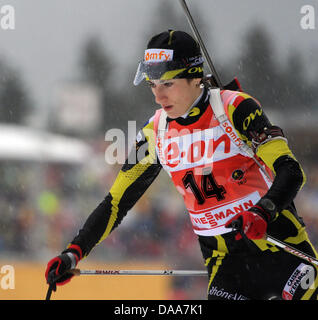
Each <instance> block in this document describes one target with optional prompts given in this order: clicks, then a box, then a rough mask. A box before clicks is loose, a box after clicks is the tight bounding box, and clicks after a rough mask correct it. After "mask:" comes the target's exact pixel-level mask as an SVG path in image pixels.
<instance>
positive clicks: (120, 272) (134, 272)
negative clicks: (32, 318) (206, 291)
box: [69, 269, 208, 276]
mask: <svg viewBox="0 0 318 320" xmlns="http://www.w3.org/2000/svg"><path fill="white" fill-rule="evenodd" d="M69 272H71V273H73V274H74V275H75V276H80V275H108V276H120V275H124V276H128V275H134V276H206V275H208V272H207V271H204V270H108V269H102V270H101V269H99V270H95V269H94V270H81V269H72V270H70V271H69Z"/></svg>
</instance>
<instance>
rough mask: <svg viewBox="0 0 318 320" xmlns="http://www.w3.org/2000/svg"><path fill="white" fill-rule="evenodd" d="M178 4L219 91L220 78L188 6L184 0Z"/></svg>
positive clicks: (221, 87)
mask: <svg viewBox="0 0 318 320" xmlns="http://www.w3.org/2000/svg"><path fill="white" fill-rule="evenodd" d="M179 2H180V4H181V6H182V8H183V10H184V13H185V14H186V17H187V19H188V22H189V24H190V27H191V29H192V32H193V33H194V35H195V37H196V39H197V41H198V43H199V45H200V47H201V49H202V52H203V55H204V57H205V60H206V61H207V63H208V66H209V68H210V72H211V73H212V74H213V77H214V78H215V81H216V84H217V86H218V87H219V88H220V89H223V85H222V82H221V80H220V77H219V75H218V73H217V72H216V69H215V67H214V65H213V62H212V59H211V58H210V55H209V52H208V50H207V49H206V47H205V45H204V42H203V40H202V38H201V36H200V33H199V31H198V29H197V27H196V25H195V23H194V20H193V18H192V15H191V13H190V10H189V8H188V6H187V3H186V1H185V0H179Z"/></svg>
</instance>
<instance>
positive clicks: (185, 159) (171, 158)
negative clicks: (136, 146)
mask: <svg viewBox="0 0 318 320" xmlns="http://www.w3.org/2000/svg"><path fill="white" fill-rule="evenodd" d="M213 132H214V133H215V130H214V131H213V129H212V128H211V129H207V130H204V131H199V132H195V133H192V134H188V135H181V136H177V137H174V138H170V139H164V140H163V141H162V140H158V141H157V149H158V154H159V155H161V156H159V159H160V161H161V162H163V163H162V164H164V165H165V166H167V167H168V168H170V169H169V170H171V171H178V170H183V169H185V168H192V167H194V166H197V165H201V164H205V163H207V162H211V161H212V157H213V161H218V160H222V159H225V158H228V157H230V156H231V154H232V151H233V150H231V148H232V149H233V148H234V147H235V146H234V145H233V144H232V145H231V140H230V138H229V137H228V136H227V135H226V134H224V133H223V134H221V135H218V136H214V135H213ZM201 162H202V163H201Z"/></svg>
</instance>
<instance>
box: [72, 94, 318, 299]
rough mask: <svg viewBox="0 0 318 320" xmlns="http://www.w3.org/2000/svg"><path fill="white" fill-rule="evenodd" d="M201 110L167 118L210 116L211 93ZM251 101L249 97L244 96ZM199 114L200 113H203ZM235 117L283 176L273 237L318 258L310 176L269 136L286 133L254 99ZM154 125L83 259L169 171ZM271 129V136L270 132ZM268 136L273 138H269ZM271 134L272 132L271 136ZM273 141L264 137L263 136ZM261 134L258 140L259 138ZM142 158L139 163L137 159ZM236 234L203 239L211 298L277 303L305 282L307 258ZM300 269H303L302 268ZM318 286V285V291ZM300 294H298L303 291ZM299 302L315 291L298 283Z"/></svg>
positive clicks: (143, 135)
mask: <svg viewBox="0 0 318 320" xmlns="http://www.w3.org/2000/svg"><path fill="white" fill-rule="evenodd" d="M204 90H205V91H204V93H203V95H202V97H201V99H200V100H199V101H198V102H197V103H196V104H195V105H194V106H193V108H199V110H200V112H195V113H192V112H189V113H188V116H187V117H185V118H184V117H180V118H177V119H169V118H168V119H167V121H177V122H178V123H179V124H181V125H184V126H187V125H189V124H191V123H194V122H195V121H198V119H199V118H200V117H201V116H202V114H203V113H204V112H205V110H206V109H207V107H208V105H209V99H208V98H207V97H208V91H207V90H206V89H204ZM244 96H246V95H244ZM196 110H198V109H196ZM230 120H231V122H232V124H233V126H234V128H235V129H236V130H237V132H238V134H239V135H240V137H241V138H242V139H243V140H245V142H246V143H248V144H249V145H252V143H253V144H255V142H256V143H259V145H258V146H257V148H256V154H257V156H258V157H260V158H261V159H262V160H263V161H264V162H265V163H266V165H267V166H268V167H269V168H271V169H272V171H273V173H274V174H275V179H274V182H273V184H272V186H271V187H270V189H269V190H268V192H267V194H266V197H267V198H270V199H271V200H272V201H273V202H274V203H275V205H276V207H277V208H278V209H279V210H278V211H279V214H278V216H277V217H276V219H275V220H274V221H272V222H271V223H270V224H269V225H268V229H267V231H268V234H270V235H271V236H273V237H275V238H277V239H279V240H282V241H285V242H286V243H288V244H290V245H292V246H293V247H295V248H297V249H299V250H301V251H303V252H305V253H307V254H310V255H313V256H316V252H315V250H314V248H313V247H312V245H311V243H310V241H309V239H308V236H307V233H306V231H305V226H304V223H303V221H302V219H301V218H300V217H299V216H298V214H297V211H296V208H295V206H294V203H293V199H294V197H295V196H296V194H297V192H298V191H299V190H300V188H301V187H302V185H303V184H304V183H305V179H306V178H305V175H304V173H303V170H302V168H301V166H300V165H299V163H298V161H297V160H296V159H295V157H294V155H293V154H292V152H291V151H290V149H289V147H288V145H287V142H286V141H284V140H282V139H268V137H269V136H270V133H271V131H269V133H268V132H267V131H268V130H269V129H271V128H274V129H275V130H272V132H276V133H277V132H279V134H281V135H282V134H283V133H282V131H281V130H280V129H279V128H277V127H274V126H272V124H271V123H270V121H269V120H268V118H267V117H266V115H265V113H264V111H263V110H262V109H261V107H260V105H259V104H258V103H257V102H256V101H255V99H252V98H249V97H248V96H247V98H245V99H243V100H242V102H241V103H240V104H239V105H238V106H237V107H236V108H235V109H234V110H232V111H231V113H230ZM153 126H154V122H153V119H150V120H149V121H148V122H147V123H146V124H145V125H144V127H143V128H142V129H141V130H140V132H139V134H138V136H137V137H138V138H137V141H136V144H135V147H134V149H133V150H132V151H131V154H130V156H129V157H128V159H129V161H128V159H127V160H126V163H125V164H124V165H123V166H122V168H121V170H120V171H119V173H118V176H117V178H116V180H115V182H114V184H113V185H112V187H111V189H110V190H109V193H108V194H107V195H106V197H105V199H103V201H102V202H101V203H100V204H99V205H98V206H97V208H96V209H95V210H94V211H93V212H92V213H91V214H90V216H89V217H88V219H87V220H86V222H85V224H84V225H83V227H82V228H81V229H80V231H79V233H78V234H77V236H76V237H75V238H74V239H73V240H72V241H71V244H76V245H78V246H80V248H81V249H82V252H83V256H87V255H88V254H89V252H90V251H91V250H92V248H93V247H94V246H95V245H96V244H98V243H100V242H101V241H103V240H104V239H105V238H107V237H108V236H109V234H110V233H111V232H112V231H113V230H114V229H115V228H116V227H117V226H118V225H119V224H120V223H121V221H122V219H123V218H124V217H125V215H126V214H127V212H128V211H129V210H130V209H131V208H132V207H133V206H134V204H135V203H136V202H137V201H138V199H139V198H140V197H141V196H142V195H143V194H144V193H145V191H146V190H147V188H148V187H149V186H150V185H151V183H152V182H153V181H154V180H155V178H156V177H157V176H158V174H159V172H160V170H161V168H162V166H161V164H160V162H159V160H158V158H157V155H156V151H155V137H154V130H153ZM266 130H267V131H266ZM264 132H265V133H264ZM266 132H267V133H266ZM264 134H265V139H263V140H262V137H264ZM255 137H258V139H255ZM132 160H135V161H132ZM234 237H235V232H229V233H226V234H223V235H217V236H209V237H204V236H198V240H199V243H200V246H201V250H202V254H203V257H204V260H205V265H206V267H207V269H208V272H209V279H210V280H209V288H208V298H209V299H269V298H271V297H281V295H282V291H283V289H284V287H285V286H286V283H287V282H288V281H290V279H291V278H295V277H296V279H298V280H299V279H300V278H299V276H298V278H297V274H298V273H299V272H298V271H297V270H298V269H301V268H299V265H300V266H302V263H303V262H304V261H302V260H301V259H300V258H298V257H295V256H294V255H292V254H289V253H286V252H285V251H283V250H282V249H280V248H278V247H276V246H275V245H272V244H270V243H269V242H268V241H265V240H253V241H249V243H247V241H246V240H244V239H241V240H235V238H234ZM297 268H298V269H297ZM316 276H317V272H316V271H315V283H316V281H317V279H316ZM314 287H315V288H316V287H317V286H316V285H315V286H314ZM296 289H297V290H296ZM296 289H295V290H294V291H296V292H295V293H293V294H292V298H294V299H310V298H311V299H316V298H317V293H315V294H314V291H315V290H314V289H313V286H312V287H311V289H307V288H305V289H303V288H302V287H301V286H300V285H298V286H297V288H296Z"/></svg>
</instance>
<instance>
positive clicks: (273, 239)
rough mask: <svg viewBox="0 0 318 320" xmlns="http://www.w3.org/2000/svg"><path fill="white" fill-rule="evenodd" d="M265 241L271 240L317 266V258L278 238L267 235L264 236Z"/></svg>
mask: <svg viewBox="0 0 318 320" xmlns="http://www.w3.org/2000/svg"><path fill="white" fill-rule="evenodd" d="M266 240H267V241H269V242H271V243H272V244H274V245H276V246H278V247H280V248H282V249H284V250H285V251H287V252H289V253H291V254H293V255H295V256H297V257H299V258H302V259H304V260H306V261H308V262H309V263H313V264H315V265H316V266H318V259H317V258H314V257H312V256H310V255H309V254H307V253H304V252H302V251H300V250H297V249H296V248H294V247H292V246H289V245H288V244H286V243H285V242H282V241H280V240H277V239H275V238H273V237H271V236H267V238H266Z"/></svg>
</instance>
